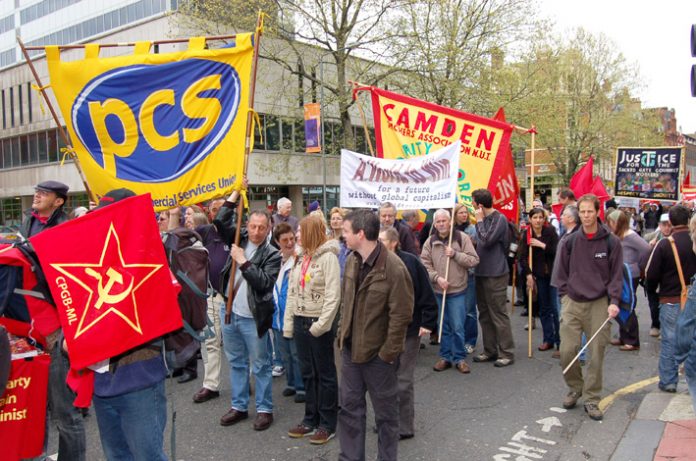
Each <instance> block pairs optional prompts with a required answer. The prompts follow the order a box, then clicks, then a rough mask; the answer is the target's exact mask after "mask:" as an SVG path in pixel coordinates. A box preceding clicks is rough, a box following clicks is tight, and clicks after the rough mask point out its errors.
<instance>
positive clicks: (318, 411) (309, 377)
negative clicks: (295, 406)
mask: <svg viewBox="0 0 696 461" xmlns="http://www.w3.org/2000/svg"><path fill="white" fill-rule="evenodd" d="M316 320H317V319H316V318H312V317H300V316H295V320H294V322H295V323H294V325H293V327H294V332H293V334H294V339H295V344H296V345H297V356H298V358H299V359H300V370H302V380H303V381H304V385H305V391H306V401H305V415H304V419H303V420H302V424H304V425H305V426H308V427H321V428H323V429H326V430H327V431H329V432H330V433H334V432H336V418H337V417H338V378H337V377H336V361H335V360H334V349H333V342H334V333H333V331H332V330H329V331H327V332H326V333H324V334H323V335H321V336H319V337H314V336H313V335H312V334H311V333H310V332H309V328H310V327H311V326H312V323H314V322H315V321H316Z"/></svg>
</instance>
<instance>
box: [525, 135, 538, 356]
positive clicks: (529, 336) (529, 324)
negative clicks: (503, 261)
mask: <svg viewBox="0 0 696 461" xmlns="http://www.w3.org/2000/svg"><path fill="white" fill-rule="evenodd" d="M529 132H530V133H531V134H532V148H531V160H532V166H531V173H532V175H531V178H530V184H529V188H530V189H531V192H532V203H534V141H535V138H536V129H535V127H534V125H532V128H531V129H530V130H529ZM531 231H532V228H531V226H527V239H529V232H531ZM532 264H533V263H532V246H531V245H529V272H532V267H533V266H532ZM532 277H534V276H532ZM525 282H526V280H525ZM532 302H533V301H532V288H529V302H528V313H527V319H528V320H527V356H528V357H529V358H532V322H533V318H532Z"/></svg>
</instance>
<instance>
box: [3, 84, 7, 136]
mask: <svg viewBox="0 0 696 461" xmlns="http://www.w3.org/2000/svg"><path fill="white" fill-rule="evenodd" d="M6 128H7V113H6V112H5V90H2V129H3V130H4V129H6Z"/></svg>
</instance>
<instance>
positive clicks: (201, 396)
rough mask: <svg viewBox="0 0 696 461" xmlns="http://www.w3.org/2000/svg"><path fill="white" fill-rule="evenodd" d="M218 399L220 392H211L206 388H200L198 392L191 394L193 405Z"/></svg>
mask: <svg viewBox="0 0 696 461" xmlns="http://www.w3.org/2000/svg"><path fill="white" fill-rule="evenodd" d="M218 397H220V392H218V391H211V390H210V389H208V388H205V387H202V388H201V389H200V390H199V391H198V392H196V393H195V394H193V403H203V402H207V401H208V400H212V399H216V398H218Z"/></svg>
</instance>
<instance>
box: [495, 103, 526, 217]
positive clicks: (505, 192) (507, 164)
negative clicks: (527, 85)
mask: <svg viewBox="0 0 696 461" xmlns="http://www.w3.org/2000/svg"><path fill="white" fill-rule="evenodd" d="M493 119H494V120H498V121H501V122H505V111H504V110H503V108H502V107H501V108H500V109H498V112H497V113H496V114H495V117H493ZM500 155H501V157H502V159H501V162H500V168H499V169H498V170H497V171H494V172H493V174H491V179H490V180H489V182H488V189H489V190H491V191H493V208H495V209H496V210H498V211H500V212H501V213H502V214H503V215H504V216H505V217H506V218H507V219H508V221H511V222H513V223H515V224H517V221H518V218H519V216H520V213H519V200H518V197H519V196H520V186H519V183H518V182H517V175H516V174H515V160H514V159H513V158H512V148H511V147H510V145H508V146H507V149H505V150H504V151H503V152H501V153H500Z"/></svg>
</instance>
